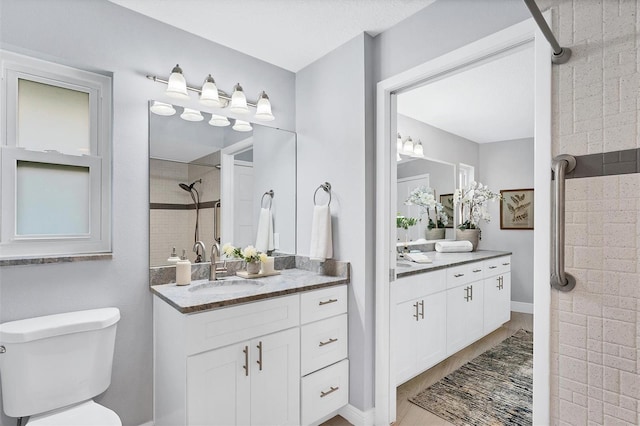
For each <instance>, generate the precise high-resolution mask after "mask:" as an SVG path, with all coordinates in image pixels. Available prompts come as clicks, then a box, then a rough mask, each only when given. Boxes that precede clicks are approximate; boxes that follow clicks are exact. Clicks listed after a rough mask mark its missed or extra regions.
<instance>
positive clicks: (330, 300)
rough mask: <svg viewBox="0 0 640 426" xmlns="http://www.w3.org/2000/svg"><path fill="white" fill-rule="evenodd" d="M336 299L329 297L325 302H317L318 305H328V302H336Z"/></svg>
mask: <svg viewBox="0 0 640 426" xmlns="http://www.w3.org/2000/svg"><path fill="white" fill-rule="evenodd" d="M337 301H338V299H329V300H327V301H326V302H319V303H318V305H319V306H322V305H328V304H329V303H336V302H337Z"/></svg>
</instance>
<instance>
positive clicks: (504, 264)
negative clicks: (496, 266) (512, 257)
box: [502, 262, 511, 266]
mask: <svg viewBox="0 0 640 426" xmlns="http://www.w3.org/2000/svg"><path fill="white" fill-rule="evenodd" d="M502 265H503V266H509V265H511V263H509V262H507V263H503V264H502Z"/></svg>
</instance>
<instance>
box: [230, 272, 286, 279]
mask: <svg viewBox="0 0 640 426" xmlns="http://www.w3.org/2000/svg"><path fill="white" fill-rule="evenodd" d="M236 275H237V276H239V277H242V278H261V277H270V276H272V275H280V271H273V272H267V273H266V274H261V273H257V274H250V273H248V272H247V271H238V272H236Z"/></svg>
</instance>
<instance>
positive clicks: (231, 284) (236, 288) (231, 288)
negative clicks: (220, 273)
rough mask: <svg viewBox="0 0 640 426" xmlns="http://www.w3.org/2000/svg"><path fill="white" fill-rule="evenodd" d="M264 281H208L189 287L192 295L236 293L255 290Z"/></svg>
mask: <svg viewBox="0 0 640 426" xmlns="http://www.w3.org/2000/svg"><path fill="white" fill-rule="evenodd" d="M263 285H264V283H261V282H257V281H251V280H224V281H209V282H208V283H204V284H199V285H196V286H194V287H191V288H189V291H190V292H191V293H193V294H194V295H205V294H236V293H244V292H248V291H255V290H257V289H259V288H260V287H262V286H263Z"/></svg>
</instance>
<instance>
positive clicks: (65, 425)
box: [27, 401, 122, 426]
mask: <svg viewBox="0 0 640 426" xmlns="http://www.w3.org/2000/svg"><path fill="white" fill-rule="evenodd" d="M27 426H122V422H121V421H120V417H118V415H117V414H116V413H115V412H113V411H112V410H110V409H108V408H107V407H104V406H102V405H99V404H96V403H95V402H93V401H87V402H83V403H82V404H79V405H74V406H72V407H67V408H63V409H60V410H55V411H50V412H49V413H45V414H41V415H38V416H32V417H31V418H30V419H29V421H28V422H27Z"/></svg>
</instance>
